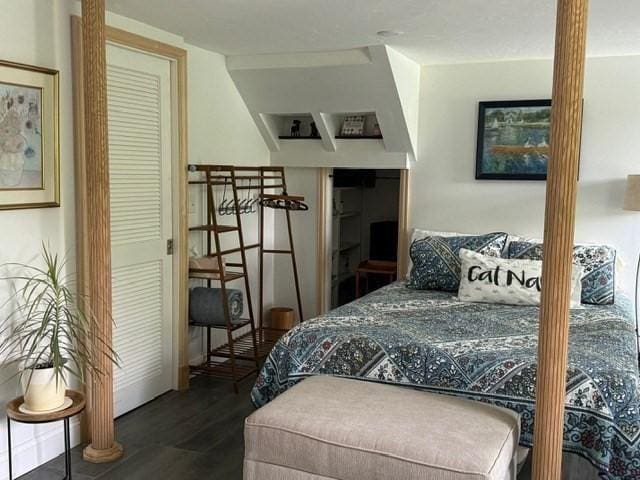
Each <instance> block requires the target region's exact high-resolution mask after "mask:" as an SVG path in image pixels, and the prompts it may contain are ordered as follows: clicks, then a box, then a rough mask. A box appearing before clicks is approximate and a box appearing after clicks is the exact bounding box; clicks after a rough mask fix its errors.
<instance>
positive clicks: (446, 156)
mask: <svg viewBox="0 0 640 480" xmlns="http://www.w3.org/2000/svg"><path fill="white" fill-rule="evenodd" d="M551 83H552V62H551V61H546V60H541V61H519V62H501V63H486V64H466V65H447V66H425V67H423V69H422V85H421V98H420V126H419V132H420V135H419V145H418V150H419V153H418V158H419V161H418V162H417V163H416V164H415V166H414V168H413V169H412V171H411V175H410V182H411V183H410V185H411V190H410V191H411V206H410V209H411V210H410V222H409V223H410V226H411V227H422V228H429V229H433V230H453V231H459V232H489V231H508V232H514V233H520V234H525V235H531V236H534V237H540V238H541V237H542V231H543V219H544V196H545V183H544V182H530V181H529V182H523V181H518V182H514V181H486V180H483V181H477V180H475V179H474V168H475V148H476V147H475V143H476V122H477V110H478V101H480V100H508V99H536V98H550V97H551ZM638 98H640V57H638V56H628V57H609V58H592V59H588V61H587V68H586V79H585V91H584V121H583V133H582V148H581V167H580V181H579V190H578V205H577V224H576V240H577V241H581V242H598V243H608V244H612V245H614V246H616V247H617V248H618V251H619V254H620V257H621V259H622V260H623V261H624V263H625V264H626V265H625V266H624V267H623V268H622V269H621V270H620V275H619V276H618V280H619V281H618V284H619V285H620V286H621V287H623V288H624V289H625V290H627V291H632V289H633V281H634V278H635V261H636V259H637V255H638V243H639V242H638V241H639V240H640V215H637V214H635V213H633V212H625V211H623V210H622V200H623V195H624V185H625V178H626V175H627V174H629V173H638V171H640V158H639V157H638V152H640V136H638V135H637V133H636V132H637V131H638V129H639V128H640V115H639V113H640V107H638V105H637V99H638Z"/></svg>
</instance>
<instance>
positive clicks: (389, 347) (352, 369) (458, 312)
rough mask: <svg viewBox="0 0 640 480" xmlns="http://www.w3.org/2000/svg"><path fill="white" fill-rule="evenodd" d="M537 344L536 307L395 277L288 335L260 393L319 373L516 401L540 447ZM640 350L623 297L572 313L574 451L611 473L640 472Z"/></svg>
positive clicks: (570, 439)
mask: <svg viewBox="0 0 640 480" xmlns="http://www.w3.org/2000/svg"><path fill="white" fill-rule="evenodd" d="M537 343H538V307H533V306H532V307H523V306H510V305H495V304H482V303H464V302H460V301H458V300H457V298H456V297H455V294H453V293H447V292H436V291H429V290H411V289H408V288H406V286H405V283H404V282H396V283H394V284H392V285H390V286H388V287H385V288H383V289H381V290H378V291H376V292H374V293H372V294H370V295H368V296H366V297H364V298H361V299H359V300H357V301H355V302H353V303H350V304H348V305H344V306H343V307H340V308H338V309H336V310H333V311H331V312H329V313H327V314H326V315H323V316H321V317H318V318H316V319H314V320H310V321H307V322H304V323H303V324H301V325H299V326H298V327H296V328H294V329H293V330H291V331H290V332H288V333H287V334H286V335H285V336H284V337H282V338H281V339H280V341H279V342H278V343H277V344H276V345H275V347H274V348H273V350H272V351H271V353H270V354H269V356H268V358H267V360H266V362H265V364H264V366H263V368H262V370H261V372H260V374H259V376H258V379H257V381H256V384H255V386H254V388H253V391H252V393H251V396H252V399H253V402H254V403H255V404H256V406H262V405H264V404H266V403H267V402H269V401H270V400H272V399H273V398H275V397H276V396H277V395H279V394H280V393H282V392H284V391H285V390H287V389H288V388H289V387H291V386H292V385H294V384H295V383H297V382H298V381H300V380H302V379H304V378H305V377H308V376H311V375H319V374H329V375H340V376H345V377H352V378H358V379H362V380H368V381H375V382H383V383H394V384H399V385H406V386H410V387H412V388H419V389H424V390H427V391H430V392H437V393H443V394H449V395H456V396H461V397H466V398H471V399H475V400H479V401H483V402H488V403H492V404H495V405H499V406H502V407H506V408H510V409H512V410H515V411H517V412H519V413H520V415H521V419H522V436H521V444H522V445H523V446H531V444H532V440H533V419H534V404H535V378H536V357H537ZM637 358H638V357H637V347H636V339H635V326H634V321H633V317H632V310H631V303H630V302H629V301H628V299H626V298H625V297H624V296H617V297H616V303H615V304H614V305H597V306H596V305H588V306H585V308H583V309H577V310H573V311H572V313H571V323H570V336H569V367H568V370H567V396H566V413H565V431H564V449H565V451H567V452H572V453H575V454H578V455H580V456H582V457H584V458H586V459H588V460H589V461H590V462H591V463H592V464H593V465H594V466H595V467H596V468H598V470H599V471H600V474H601V476H602V477H603V478H606V479H611V480H613V479H615V480H621V479H632V478H635V479H638V478H640V390H639V386H638V362H637ZM389 408H394V406H393V405H389Z"/></svg>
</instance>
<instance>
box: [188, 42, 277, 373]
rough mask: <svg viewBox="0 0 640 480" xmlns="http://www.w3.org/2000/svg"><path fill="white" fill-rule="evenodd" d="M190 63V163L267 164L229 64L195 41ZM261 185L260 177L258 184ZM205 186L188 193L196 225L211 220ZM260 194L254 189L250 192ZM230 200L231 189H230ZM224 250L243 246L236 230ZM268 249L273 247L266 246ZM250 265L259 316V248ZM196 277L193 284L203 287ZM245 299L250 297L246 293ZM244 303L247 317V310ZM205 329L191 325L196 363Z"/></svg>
mask: <svg viewBox="0 0 640 480" xmlns="http://www.w3.org/2000/svg"><path fill="white" fill-rule="evenodd" d="M185 48H186V49H187V56H188V66H189V85H188V91H189V163H215V164H222V165H248V166H256V165H268V164H269V151H268V149H267V147H266V145H265V143H264V140H263V139H262V136H261V135H260V133H259V132H258V128H257V127H256V125H255V123H254V122H253V120H252V118H251V116H250V115H249V111H248V110H247V108H246V106H245V104H244V102H243V101H242V98H241V97H240V94H239V93H238V90H237V89H236V87H235V86H234V84H233V82H232V81H231V77H230V76H229V73H228V72H227V68H226V65H225V57H224V56H222V55H219V54H217V53H213V52H210V51H208V50H203V49H201V48H198V47H194V46H192V45H185ZM253 184H254V185H258V182H257V181H254V182H253ZM203 191H204V189H203V187H202V186H200V185H192V186H190V187H189V196H190V198H191V200H192V201H193V202H194V203H195V205H196V210H195V212H194V213H192V214H191V215H189V224H190V225H197V224H202V223H205V222H206V210H205V208H204V207H205V204H204V202H203V200H204V196H203V195H202V194H203ZM223 194H224V189H223V188H222V187H217V188H216V197H217V198H216V201H217V202H220V201H221V200H222V198H223ZM254 194H257V191H256V192H251V195H254ZM226 195H227V199H229V198H230V196H231V190H230V189H227V194H226ZM245 195H246V191H242V190H241V191H240V193H239V196H240V197H241V198H245ZM218 221H219V222H220V223H223V224H228V223H235V218H234V217H229V216H222V217H219V218H218ZM258 222H259V218H258V213H253V214H245V215H242V227H243V234H244V242H245V245H250V244H255V243H257V242H258V237H259V235H258V225H259V223H258ZM265 225H266V226H267V228H266V229H265V244H266V245H271V244H272V242H273V229H272V228H270V227H271V226H272V225H273V217H272V216H271V215H266V217H265ZM204 238H205V236H204V235H203V234H202V233H200V232H192V233H190V234H189V240H190V242H189V243H190V245H191V246H192V247H195V249H196V250H197V251H198V253H203V252H204V248H205V247H204V244H203V243H202V242H203V239H204ZM222 242H223V248H234V247H236V246H237V245H238V240H237V236H236V234H235V233H227V234H223V237H222ZM267 248H268V247H267ZM227 260H229V261H238V262H239V261H240V257H239V255H236V256H235V258H233V257H228V258H227ZM247 264H248V265H247V266H248V269H249V280H250V285H251V295H252V303H253V308H254V315H255V318H256V321H257V315H258V311H259V309H258V300H259V296H258V289H259V278H258V250H257V249H253V250H249V251H248V252H247ZM264 276H265V282H264V286H265V292H264V295H265V297H264V298H265V303H266V304H270V303H271V302H272V298H273V281H272V280H271V279H272V278H273V264H272V262H271V260H270V259H268V258H265V269H264ZM199 284H200V283H199V281H194V282H193V285H194V286H196V285H199ZM228 287H230V288H242V287H243V282H242V281H241V280H238V281H236V282H233V283H231V284H229V285H228ZM245 300H246V297H245ZM247 308H248V307H247V304H246V302H245V315H246V314H247ZM203 333H204V329H202V328H198V327H194V328H191V329H190V333H189V335H190V347H189V353H190V356H189V358H190V359H191V361H192V362H198V361H200V360H201V354H202V352H203V351H205V350H203V346H204V341H203V338H204V335H203ZM212 333H213V337H212V338H213V346H214V347H215V346H218V345H221V344H223V343H226V342H227V340H226V336H227V334H226V331H223V330H213V332H212Z"/></svg>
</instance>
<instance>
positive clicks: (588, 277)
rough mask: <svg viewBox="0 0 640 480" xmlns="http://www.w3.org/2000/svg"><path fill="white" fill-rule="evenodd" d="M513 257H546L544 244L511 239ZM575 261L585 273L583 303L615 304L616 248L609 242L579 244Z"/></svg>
mask: <svg viewBox="0 0 640 480" xmlns="http://www.w3.org/2000/svg"><path fill="white" fill-rule="evenodd" d="M509 258H528V259H530V260H542V244H541V243H530V242H511V243H510V244H509ZM573 263H574V264H576V265H580V266H581V267H582V270H583V276H582V303H591V304H594V305H611V304H612V303H613V302H614V300H615V290H616V282H615V280H616V251H615V249H614V248H611V247H608V246H606V245H576V246H575V247H573Z"/></svg>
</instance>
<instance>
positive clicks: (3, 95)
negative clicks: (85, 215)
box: [0, 61, 60, 209]
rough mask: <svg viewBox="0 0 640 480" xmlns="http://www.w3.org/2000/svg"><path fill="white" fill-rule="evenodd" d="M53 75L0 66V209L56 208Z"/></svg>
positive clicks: (14, 65) (42, 70) (57, 180)
mask: <svg viewBox="0 0 640 480" xmlns="http://www.w3.org/2000/svg"><path fill="white" fill-rule="evenodd" d="M58 122H59V119H58V72H57V71H56V70H50V69H47V68H41V67H34V66H29V65H22V64H17V63H11V62H3V61H0V209H17V208H41V207H57V206H59V205H60V178H59V176H60V174H59V138H58V136H59V132H58V129H59V124H58Z"/></svg>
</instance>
